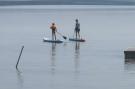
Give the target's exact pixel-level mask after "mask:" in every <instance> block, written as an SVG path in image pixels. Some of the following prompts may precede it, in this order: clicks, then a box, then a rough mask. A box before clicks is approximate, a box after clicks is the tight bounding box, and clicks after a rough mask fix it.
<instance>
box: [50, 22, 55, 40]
mask: <svg viewBox="0 0 135 89" xmlns="http://www.w3.org/2000/svg"><path fill="white" fill-rule="evenodd" d="M50 29H51V30H52V40H56V32H57V28H56V26H55V23H52V25H51V27H50Z"/></svg>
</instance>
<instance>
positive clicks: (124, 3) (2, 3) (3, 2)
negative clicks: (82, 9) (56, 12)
mask: <svg viewBox="0 0 135 89" xmlns="http://www.w3.org/2000/svg"><path fill="white" fill-rule="evenodd" d="M8 5H10V6H11V5H135V2H131V1H89V2H79V1H78V2H77V1H74V2H73V1H70V0H69V1H55V2H54V1H0V6H8Z"/></svg>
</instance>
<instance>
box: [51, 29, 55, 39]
mask: <svg viewBox="0 0 135 89" xmlns="http://www.w3.org/2000/svg"><path fill="white" fill-rule="evenodd" d="M54 36H55V33H54V31H52V40H54Z"/></svg>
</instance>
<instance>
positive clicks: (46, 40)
mask: <svg viewBox="0 0 135 89" xmlns="http://www.w3.org/2000/svg"><path fill="white" fill-rule="evenodd" d="M43 41H44V42H49V43H63V41H61V40H51V39H48V38H43Z"/></svg>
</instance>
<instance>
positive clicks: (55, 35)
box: [54, 32, 56, 40]
mask: <svg viewBox="0 0 135 89" xmlns="http://www.w3.org/2000/svg"><path fill="white" fill-rule="evenodd" d="M54 36H55V40H56V32H54Z"/></svg>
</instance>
